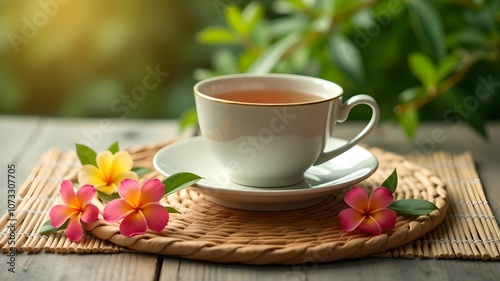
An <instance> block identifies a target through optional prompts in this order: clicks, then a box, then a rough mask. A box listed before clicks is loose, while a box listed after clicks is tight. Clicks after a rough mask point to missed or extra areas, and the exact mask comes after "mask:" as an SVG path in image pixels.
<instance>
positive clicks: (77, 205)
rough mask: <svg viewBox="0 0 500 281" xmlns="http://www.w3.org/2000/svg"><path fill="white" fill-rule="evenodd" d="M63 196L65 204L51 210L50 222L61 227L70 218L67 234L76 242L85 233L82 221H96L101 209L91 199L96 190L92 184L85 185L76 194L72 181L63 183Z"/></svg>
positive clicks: (56, 226)
mask: <svg viewBox="0 0 500 281" xmlns="http://www.w3.org/2000/svg"><path fill="white" fill-rule="evenodd" d="M60 193H61V198H62V200H63V202H64V205H56V206H54V207H52V209H51V210H50V212H49V217H50V222H51V224H52V226H53V227H55V228H58V227H61V226H62V225H63V224H64V223H65V222H66V221H67V220H68V219H69V222H68V226H67V228H66V236H67V237H68V238H69V239H70V240H71V241H74V242H78V241H80V239H81V238H82V235H83V229H82V224H81V221H83V222H87V223H89V222H94V221H96V220H97V216H98V215H99V209H98V208H97V207H96V206H95V205H94V204H92V203H90V201H91V200H92V198H93V197H94V195H95V193H96V191H95V188H94V187H93V186H91V185H84V186H82V187H81V188H80V189H78V191H77V192H76V194H75V191H74V189H73V185H72V184H71V181H69V180H64V181H62V183H61V190H60Z"/></svg>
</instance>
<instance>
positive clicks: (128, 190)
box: [118, 179, 141, 207]
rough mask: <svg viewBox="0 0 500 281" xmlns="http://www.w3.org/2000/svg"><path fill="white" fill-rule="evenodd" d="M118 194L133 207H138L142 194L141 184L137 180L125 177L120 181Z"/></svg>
mask: <svg viewBox="0 0 500 281" xmlns="http://www.w3.org/2000/svg"><path fill="white" fill-rule="evenodd" d="M118 194H120V197H121V198H123V199H124V200H126V201H127V202H129V203H130V205H132V206H133V207H138V206H139V198H140V195H141V185H140V184H139V182H138V181H136V180H133V179H124V180H123V181H122V182H121V183H120V187H118Z"/></svg>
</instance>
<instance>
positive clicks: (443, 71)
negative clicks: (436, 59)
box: [436, 54, 460, 82]
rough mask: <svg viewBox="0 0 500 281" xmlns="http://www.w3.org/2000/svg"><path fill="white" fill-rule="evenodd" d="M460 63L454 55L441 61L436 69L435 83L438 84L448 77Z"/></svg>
mask: <svg viewBox="0 0 500 281" xmlns="http://www.w3.org/2000/svg"><path fill="white" fill-rule="evenodd" d="M459 62H460V58H459V57H458V55H456V54H450V55H448V56H446V57H445V58H444V59H443V61H441V63H440V64H439V67H438V69H437V73H436V81H437V82H440V81H442V80H443V79H445V78H446V77H448V75H450V74H451V73H453V72H454V71H455V69H457V65H458V63H459Z"/></svg>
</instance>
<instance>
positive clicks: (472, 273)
mask: <svg viewBox="0 0 500 281" xmlns="http://www.w3.org/2000/svg"><path fill="white" fill-rule="evenodd" d="M361 126H362V124H357V123H354V124H350V125H340V126H338V127H337V130H338V133H337V137H340V138H347V137H349V136H352V135H353V134H354V133H355V132H356V130H359V128H361ZM487 130H488V133H489V136H490V139H489V141H485V140H483V139H482V138H481V137H479V136H478V135H477V134H475V133H474V132H473V131H472V130H471V129H470V128H469V127H467V126H466V125H464V124H459V125H457V124H445V123H432V124H424V125H422V126H421V127H420V129H419V133H418V135H417V137H416V138H415V140H414V141H409V140H408V139H406V138H405V137H404V135H403V134H402V131H401V129H400V128H399V127H397V126H395V125H394V124H382V125H381V126H379V129H378V130H377V131H376V132H375V133H374V134H373V135H371V136H370V137H369V138H367V139H366V140H365V141H364V143H365V144H368V145H372V146H377V147H380V148H383V149H386V150H389V151H393V152H396V153H399V154H405V155H407V154H412V153H432V152H435V151H438V150H445V151H447V152H450V153H460V152H464V151H466V150H469V151H471V152H472V154H473V156H474V159H475V161H476V163H477V169H478V171H479V175H480V177H481V179H482V182H483V185H484V188H485V192H486V195H487V197H488V200H489V204H490V206H491V208H492V210H493V212H494V214H495V216H496V217H497V218H498V217H499V214H500V188H499V185H500V184H499V183H500V147H499V143H500V123H490V124H488V128H487ZM175 136H179V131H178V127H177V123H176V121H175V120H110V119H85V120H80V119H78V120H73V119H55V118H38V117H17V116H0V183H1V184H0V191H1V192H2V193H1V195H0V198H6V196H5V195H6V194H7V188H6V182H7V173H8V170H7V166H8V165H9V164H14V165H15V167H16V168H15V175H16V179H17V188H19V187H20V186H21V184H22V182H23V181H24V180H25V179H26V178H27V176H28V174H29V172H30V171H31V169H32V168H33V167H34V166H35V165H36V163H37V161H38V160H39V158H40V156H41V155H42V154H43V153H44V152H45V151H47V150H48V149H49V148H51V147H58V148H60V149H63V150H69V149H73V147H74V144H75V143H81V142H83V141H87V142H88V143H90V144H91V145H92V146H93V147H94V148H95V149H96V150H103V149H105V148H106V147H107V146H108V145H109V144H111V143H112V142H113V141H115V140H119V141H120V144H121V147H128V146H132V145H136V144H145V143H151V142H157V141H162V140H166V139H169V138H172V137H175ZM6 206H7V202H6V200H5V199H2V200H1V202H0V211H1V213H2V214H3V213H4V211H5V210H6ZM6 258H7V257H6V255H5V254H3V255H2V257H1V260H0V280H141V281H149V280H164V281H167V280H231V281H233V280H258V281H265V280H272V281H281V280H405V281H409V280H440V281H441V280H468V281H470V280H498V278H499V277H498V276H500V265H499V264H498V263H497V262H483V261H471V260H434V259H428V260H422V259H419V258H416V259H412V260H407V259H398V258H372V257H369V258H363V259H358V260H350V261H341V262H333V263H326V264H305V265H296V266H249V265H240V264H216V263H210V262H202V261H192V260H186V259H182V258H177V257H163V256H155V255H148V254H131V253H120V254H80V255H78V254H51V253H43V252H42V253H39V254H24V253H17V256H16V268H15V271H16V273H11V272H8V270H7V269H8V265H7V264H6Z"/></svg>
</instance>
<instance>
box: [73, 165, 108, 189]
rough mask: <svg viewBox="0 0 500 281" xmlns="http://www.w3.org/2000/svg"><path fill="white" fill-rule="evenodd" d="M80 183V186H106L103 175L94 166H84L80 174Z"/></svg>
mask: <svg viewBox="0 0 500 281" xmlns="http://www.w3.org/2000/svg"><path fill="white" fill-rule="evenodd" d="M78 182H79V183H80V184H91V185H93V186H96V187H97V186H101V185H105V184H106V179H105V177H104V175H103V173H102V172H101V171H100V170H99V169H98V168H97V167H96V166H93V165H83V166H82V167H81V168H80V171H79V172H78Z"/></svg>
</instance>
